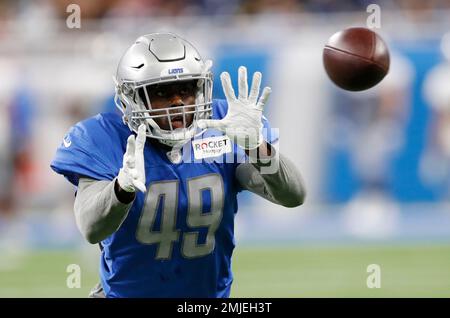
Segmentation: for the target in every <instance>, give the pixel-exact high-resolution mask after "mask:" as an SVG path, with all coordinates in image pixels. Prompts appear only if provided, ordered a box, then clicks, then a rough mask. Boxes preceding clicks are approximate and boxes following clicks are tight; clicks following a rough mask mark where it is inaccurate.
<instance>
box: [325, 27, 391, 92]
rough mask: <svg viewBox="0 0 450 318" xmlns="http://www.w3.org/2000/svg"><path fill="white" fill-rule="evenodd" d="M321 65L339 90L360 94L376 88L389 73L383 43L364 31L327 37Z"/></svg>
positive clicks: (386, 52)
mask: <svg viewBox="0 0 450 318" xmlns="http://www.w3.org/2000/svg"><path fill="white" fill-rule="evenodd" d="M323 64H324V66H325V70H326V72H327V74H328V76H329V77H330V79H331V80H332V81H333V82H334V83H335V84H336V85H337V86H339V87H340V88H343V89H345V90H349V91H362V90H365V89H368V88H371V87H373V86H375V85H376V84H378V83H379V82H380V81H381V80H382V79H383V78H384V77H385V76H386V74H387V73H388V71H389V50H388V47H387V45H386V43H385V42H384V41H383V39H382V38H381V37H380V36H379V35H378V34H376V33H375V32H373V31H371V30H369V29H366V28H349V29H346V30H343V31H340V32H337V33H335V34H334V35H333V36H331V37H330V39H329V40H328V43H327V44H326V45H325V48H324V49H323Z"/></svg>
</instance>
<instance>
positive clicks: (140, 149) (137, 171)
mask: <svg viewBox="0 0 450 318" xmlns="http://www.w3.org/2000/svg"><path fill="white" fill-rule="evenodd" d="M146 138H147V136H146V128H145V125H144V124H142V125H140V126H139V128H138V134H137V137H136V138H135V137H134V135H131V136H130V137H128V140H127V150H126V152H125V154H124V155H123V167H122V168H121V169H120V171H119V175H118V176H117V182H118V183H119V186H120V187H121V188H122V189H123V190H125V191H126V192H135V191H136V189H138V190H139V191H141V192H145V191H146V190H147V189H146V187H145V166H144V146H145V140H146Z"/></svg>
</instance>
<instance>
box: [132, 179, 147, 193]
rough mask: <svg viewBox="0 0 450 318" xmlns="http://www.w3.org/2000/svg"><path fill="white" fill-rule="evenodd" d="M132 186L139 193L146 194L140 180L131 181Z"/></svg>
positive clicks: (145, 189)
mask: <svg viewBox="0 0 450 318" xmlns="http://www.w3.org/2000/svg"><path fill="white" fill-rule="evenodd" d="M133 185H134V187H135V188H136V189H138V190H139V191H141V192H146V191H147V188H146V187H145V184H144V183H143V182H142V181H140V180H133Z"/></svg>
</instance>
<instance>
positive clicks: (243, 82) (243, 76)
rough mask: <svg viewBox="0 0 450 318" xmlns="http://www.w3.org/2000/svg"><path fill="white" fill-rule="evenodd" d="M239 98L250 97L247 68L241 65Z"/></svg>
mask: <svg viewBox="0 0 450 318" xmlns="http://www.w3.org/2000/svg"><path fill="white" fill-rule="evenodd" d="M238 83H239V99H247V98H248V82H247V68H246V67H245V66H240V67H239V71H238Z"/></svg>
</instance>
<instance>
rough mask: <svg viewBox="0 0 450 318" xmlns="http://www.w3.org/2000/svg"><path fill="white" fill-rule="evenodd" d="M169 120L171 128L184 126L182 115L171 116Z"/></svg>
mask: <svg viewBox="0 0 450 318" xmlns="http://www.w3.org/2000/svg"><path fill="white" fill-rule="evenodd" d="M170 121H171V122H172V127H173V128H175V129H176V128H184V123H183V116H179V115H177V116H173V117H172V118H171V119H170Z"/></svg>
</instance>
